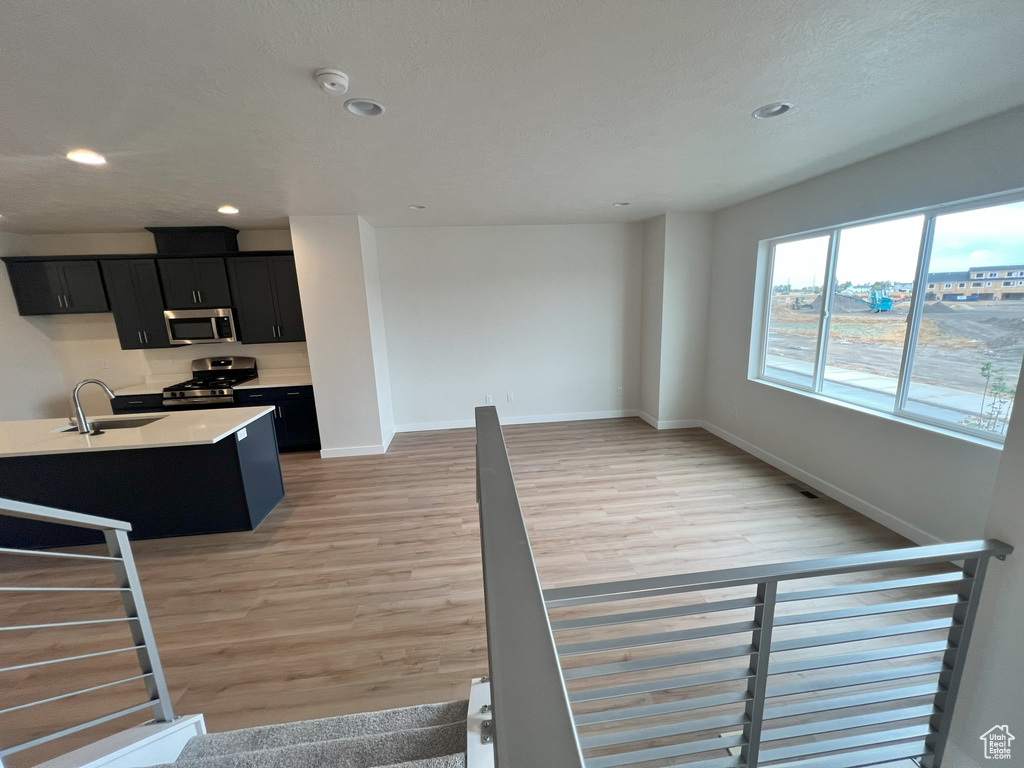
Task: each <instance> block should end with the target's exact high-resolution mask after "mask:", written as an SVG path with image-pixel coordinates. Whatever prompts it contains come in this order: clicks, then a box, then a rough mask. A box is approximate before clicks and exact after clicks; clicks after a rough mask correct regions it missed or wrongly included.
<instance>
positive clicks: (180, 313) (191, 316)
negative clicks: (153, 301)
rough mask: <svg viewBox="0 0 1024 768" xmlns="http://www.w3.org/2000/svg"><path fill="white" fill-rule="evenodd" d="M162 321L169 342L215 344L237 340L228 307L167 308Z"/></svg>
mask: <svg viewBox="0 0 1024 768" xmlns="http://www.w3.org/2000/svg"><path fill="white" fill-rule="evenodd" d="M164 323H165V324H166V325H167V337H168V338H169V339H170V340H171V344H173V345H179V344H217V343H219V342H223V341H237V338H236V336H235V316H234V313H232V311H231V310H230V309H227V308H225V309H167V310H164Z"/></svg>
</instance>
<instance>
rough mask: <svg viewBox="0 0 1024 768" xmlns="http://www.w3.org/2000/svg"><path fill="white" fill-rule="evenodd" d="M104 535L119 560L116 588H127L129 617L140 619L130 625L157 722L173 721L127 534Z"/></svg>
mask: <svg viewBox="0 0 1024 768" xmlns="http://www.w3.org/2000/svg"><path fill="white" fill-rule="evenodd" d="M103 536H104V537H105V538H106V540H107V549H108V550H109V551H110V555H111V557H117V558H120V560H119V561H118V562H116V563H114V574H115V576H116V577H117V585H118V586H119V587H121V588H122V589H127V591H126V592H122V593H121V600H122V602H123V603H124V610H125V613H126V614H127V615H128V617H129V618H134V619H137V621H132V622H129V626H130V627H131V633H132V640H133V641H134V642H135V646H136V651H135V652H136V655H137V656H138V658H139V667H141V668H142V672H143V674H150V675H151V677H148V678H147V679H146V690H147V691H148V692H149V698H150V700H151V701H154V702H156V706H155V707H154V710H155V714H156V717H155V718H154V719H155V720H156V721H157V722H169V721H171V720H173V719H174V710H173V708H172V707H171V697H170V695H169V694H168V692H167V681H166V680H165V679H164V670H163V667H162V666H161V665H160V656H159V654H158V653H157V650H156V640H155V638H154V637H153V627H152V625H151V624H150V623H149V612H148V611H147V610H146V601H145V599H144V598H143V596H142V584H141V582H140V581H139V574H138V571H136V569H135V558H134V557H133V556H132V547H131V543H130V542H129V541H128V534H127V532H125V531H120V530H109V529H108V530H105V531H103Z"/></svg>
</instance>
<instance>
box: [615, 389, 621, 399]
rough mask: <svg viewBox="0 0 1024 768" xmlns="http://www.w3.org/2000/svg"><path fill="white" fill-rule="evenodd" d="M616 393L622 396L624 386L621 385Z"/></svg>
mask: <svg viewBox="0 0 1024 768" xmlns="http://www.w3.org/2000/svg"><path fill="white" fill-rule="evenodd" d="M615 394H617V395H618V396H619V397H622V387H619V389H618V390H617V391H616V393H615Z"/></svg>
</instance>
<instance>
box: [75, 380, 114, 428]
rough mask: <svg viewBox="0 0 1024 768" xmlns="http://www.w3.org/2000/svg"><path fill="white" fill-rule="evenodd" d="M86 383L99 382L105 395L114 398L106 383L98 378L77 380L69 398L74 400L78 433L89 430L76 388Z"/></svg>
mask: <svg viewBox="0 0 1024 768" xmlns="http://www.w3.org/2000/svg"><path fill="white" fill-rule="evenodd" d="M86 384H99V385H100V386H101V387H103V391H104V392H106V393H107V397H109V398H110V399H111V400H113V399H114V393H113V392H112V391H111V390H110V387H108V386H107V385H106V384H104V383H103V382H102V381H100V380H99V379H86V380H85V381H80V382H78V386H77V387H75V391H74V394H72V395H71V399H72V400H74V401H75V416H77V418H78V432H79V434H82V435H84V434H86V433H88V432H89V429H90V427H89V422H88V420H86V418H85V412H84V411H83V410H82V403H81V402H80V401H79V399H78V390H80V389H81V388H82V387H84V386H85V385H86Z"/></svg>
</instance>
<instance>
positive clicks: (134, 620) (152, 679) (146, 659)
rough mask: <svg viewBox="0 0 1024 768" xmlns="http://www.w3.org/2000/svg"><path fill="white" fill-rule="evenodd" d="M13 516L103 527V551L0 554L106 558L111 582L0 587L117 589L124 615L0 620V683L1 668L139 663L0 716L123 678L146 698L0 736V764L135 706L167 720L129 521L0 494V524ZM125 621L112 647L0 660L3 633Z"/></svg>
mask: <svg viewBox="0 0 1024 768" xmlns="http://www.w3.org/2000/svg"><path fill="white" fill-rule="evenodd" d="M5 516H6V517H17V518H23V519H26V520H36V521H40V522H46V523H55V524H60V525H69V526H74V527H79V528H91V529H93V530H98V531H102V532H103V536H104V538H105V540H106V546H107V551H108V554H107V555H105V556H104V555H90V554H79V553H72V552H62V551H54V550H34V549H21V548H13V547H0V556H3V557H6V556H14V557H17V558H18V559H19V560H20V559H21V558H38V559H40V562H45V561H47V560H48V561H50V562H51V563H54V564H56V563H60V564H62V565H64V564H69V563H73V562H75V563H80V564H92V565H96V564H100V563H109V564H110V566H112V568H113V572H114V581H115V584H116V586H113V587H81V586H50V585H45V586H44V585H30V586H22V585H18V586H12V585H8V584H0V593H26V594H31V593H44V594H45V593H50V594H52V593H62V594H67V595H69V596H74V595H75V594H76V593H77V594H82V593H87V592H88V593H96V592H107V593H118V595H119V596H120V599H121V603H122V605H123V608H124V615H118V616H103V617H101V618H95V619H85V620H75V621H56V620H55V621H52V622H50V621H46V622H43V623H34V624H17V625H12V626H0V687H5V686H4V684H3V676H4V674H5V673H12V672H19V671H23V670H28V669H33V668H39V667H48V666H50V665H60V664H63V663H67V662H74V661H80V660H84V659H91V658H99V657H106V656H112V655H117V654H127V653H134V654H135V656H136V658H137V660H138V665H139V674H137V675H131V676H129V677H125V678H121V679H117V680H112V681H109V682H104V683H99V684H97V685H93V686H90V687H88V688H82V689H79V690H72V691H65V692H62V693H58V694H56V695H53V696H47V697H44V698H41V699H36V700H33V701H27V702H22V703H19V704H16V705H13V706H6V707H5V708H0V716H3V715H6V714H9V713H12V712H16V711H20V710H27V709H30V708H32V707H37V706H41V705H45V704H49V703H53V702H58V701H63V700H66V699H71V698H72V697H75V696H79V695H81V694H87V693H92V692H94V691H99V690H102V689H107V688H112V687H114V686H119V685H123V684H127V683H132V682H137V681H142V682H143V683H144V685H145V689H146V693H147V695H148V699H147V700H146V701H142V702H139V703H137V704H134V705H132V706H129V707H125V708H123V709H120V710H118V711H116V712H111V713H108V714H104V715H102V716H100V717H93V718H90V719H88V720H86V721H84V722H79V723H76V724H74V725H71V726H69V727H66V728H61V729H60V730H58V731H56V732H53V733H49V734H47V735H45V736H40V737H38V738H33V739H30V740H28V741H25V742H22V743H20V744H15V745H13V746H10V747H4V746H3V744H2V742H0V768H2V766H3V758H4V757H7V756H9V755H13V754H15V753H18V752H22V751H24V750H28V749H32V748H34V747H38V746H40V745H42V744H46V743H47V742H50V741H53V740H55V739H59V738H63V737H65V736H70V735H71V734H74V733H78V732H80V731H84V730H87V729H89V728H93V727H95V726H98V725H102V724H103V723H108V722H110V721H112V720H116V719H118V718H121V717H125V716H128V715H132V714H134V713H136V712H143V711H145V710H152V712H153V719H154V720H155V721H156V722H169V721H171V720H173V719H174V711H173V709H172V706H171V698H170V695H169V694H168V692H167V682H166V680H165V679H164V673H163V668H162V667H161V665H160V656H159V654H158V653H157V648H156V641H155V640H154V638H153V628H152V626H151V624H150V621H149V613H148V612H147V610H146V601H145V599H144V598H143V595H142V585H141V583H140V582H139V575H138V572H137V571H136V568H135V559H134V557H133V556H132V549H131V544H130V543H129V541H128V531H130V530H131V525H130V524H129V523H126V522H123V521H121V520H113V519H109V518H105V517H96V516H93V515H84V514H80V513H78V512H69V511H67V510H62V509H54V508H51V507H44V506H39V505H37V504H28V503H25V502H22V501H14V500H11V499H2V498H0V524H2V519H3V517H5ZM111 624H126V625H127V627H128V630H129V632H130V637H131V644H130V645H125V646H124V647H118V648H105V649H103V650H99V651H95V652H90V653H84V654H81V653H80V654H75V655H70V656H63V657H57V658H46V659H40V660H34V661H31V662H28V663H18V664H5V663H4V660H3V637H4V635H6V634H8V633H17V632H25V631H31V630H39V629H65V628H66V629H69V630H73V629H74V628H80V627H89V626H97V625H111Z"/></svg>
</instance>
